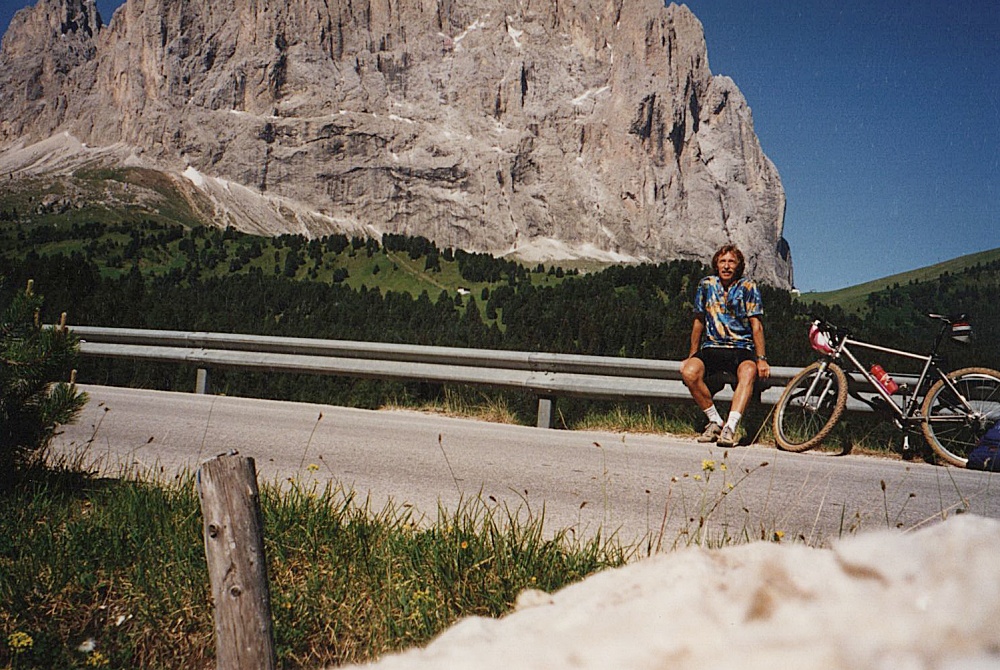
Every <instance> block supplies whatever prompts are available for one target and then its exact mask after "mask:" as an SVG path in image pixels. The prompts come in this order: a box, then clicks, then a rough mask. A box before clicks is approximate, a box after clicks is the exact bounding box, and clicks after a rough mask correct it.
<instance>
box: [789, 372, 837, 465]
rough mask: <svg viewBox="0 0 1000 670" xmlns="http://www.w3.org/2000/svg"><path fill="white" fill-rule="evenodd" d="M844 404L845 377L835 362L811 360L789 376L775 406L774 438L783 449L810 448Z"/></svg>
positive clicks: (834, 423) (821, 437) (818, 441)
mask: <svg viewBox="0 0 1000 670" xmlns="http://www.w3.org/2000/svg"><path fill="white" fill-rule="evenodd" d="M846 405H847V376H846V375H845V374H844V371H843V370H841V369H840V367H839V366H837V365H836V364H835V363H829V362H826V363H813V364H812V365H810V366H808V367H806V368H803V370H802V371H801V372H799V374H797V375H795V376H794V377H792V380H791V381H790V382H788V386H786V387H785V391H784V393H782V394H781V399H780V400H778V404H777V405H776V406H775V408H774V439H775V441H776V442H777V443H778V447H779V448H780V449H784V450H785V451H806V450H808V449H812V448H813V447H815V446H816V445H818V444H819V443H820V442H822V441H823V439H824V438H825V437H826V436H827V435H829V433H830V431H831V430H833V427H834V426H835V425H836V423H837V421H838V420H839V419H840V415H841V414H843V413H844V407H845V406H846Z"/></svg>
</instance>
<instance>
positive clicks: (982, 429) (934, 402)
mask: <svg viewBox="0 0 1000 670" xmlns="http://www.w3.org/2000/svg"><path fill="white" fill-rule="evenodd" d="M948 379H950V380H951V382H952V383H953V384H954V385H955V389H956V390H957V391H958V393H959V394H961V396H962V398H964V399H965V403H963V402H962V401H961V400H960V399H959V397H958V396H957V395H956V394H955V391H953V390H952V389H951V387H950V386H949V385H947V384H945V382H944V380H938V382H937V383H935V384H934V386H932V387H931V390H930V391H928V392H927V397H926V398H924V406H923V413H924V423H923V429H924V437H925V438H927V443H928V444H929V445H930V446H931V448H932V449H933V450H934V451H935V452H936V453H937V455H938V456H939V457H940V458H941V460H943V461H945V462H947V463H950V464H951V465H955V466H957V467H960V468H964V467H965V464H966V463H967V462H968V460H969V452H970V451H972V449H973V448H974V447H975V446H976V444H978V443H979V440H980V439H981V438H982V437H983V434H984V433H986V431H987V430H989V428H990V426H992V425H993V424H994V423H996V422H997V421H1000V372H997V371H996V370H991V369H989V368H962V369H961V370H955V371H954V372H951V373H949V374H948ZM966 405H968V407H967V406H966Z"/></svg>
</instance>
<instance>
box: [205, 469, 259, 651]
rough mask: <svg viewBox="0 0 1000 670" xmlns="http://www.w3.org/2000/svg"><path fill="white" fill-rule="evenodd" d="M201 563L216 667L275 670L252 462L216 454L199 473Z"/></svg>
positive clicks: (256, 490)
mask: <svg viewBox="0 0 1000 670" xmlns="http://www.w3.org/2000/svg"><path fill="white" fill-rule="evenodd" d="M197 487H198V498H199V499H200V501H201V512H202V516H203V517H204V537H205V558H206V559H207V562H208V575H209V579H210V581H211V593H212V600H213V601H214V603H215V645H216V654H215V658H216V667H217V668H218V669H219V670H274V668H275V666H276V664H277V659H276V656H275V652H274V625H273V624H272V622H271V596H270V591H269V589H268V584H267V565H266V562H265V557H264V534H263V526H264V523H263V520H262V517H261V512H260V493H259V491H258V489H257V470H256V467H255V466H254V460H253V459H252V458H246V457H243V456H239V455H237V454H236V453H235V452H233V453H232V454H221V455H220V456H218V457H216V458H213V459H212V460H210V461H207V462H206V463H205V464H204V465H202V466H201V468H200V469H199V470H198V476H197Z"/></svg>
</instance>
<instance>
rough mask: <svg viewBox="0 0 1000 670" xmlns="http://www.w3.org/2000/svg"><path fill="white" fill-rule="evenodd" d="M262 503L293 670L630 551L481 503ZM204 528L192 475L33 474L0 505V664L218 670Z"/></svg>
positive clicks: (281, 498) (269, 490) (282, 648)
mask: <svg viewBox="0 0 1000 670" xmlns="http://www.w3.org/2000/svg"><path fill="white" fill-rule="evenodd" d="M261 508H262V512H263V516H264V527H265V529H266V533H265V534H266V552H267V557H268V574H269V578H270V584H271V605H272V616H273V620H274V630H275V644H276V650H277V653H278V657H279V664H280V665H281V666H282V667H319V666H322V665H327V664H342V663H349V662H363V661H367V660H371V659H374V658H376V657H377V656H379V655H381V654H384V653H386V652H389V651H392V650H397V649H401V648H404V647H408V646H411V645H415V644H420V643H423V642H426V641H428V640H429V639H430V638H431V637H433V636H434V635H436V634H437V633H439V632H441V631H442V630H444V629H445V628H446V627H447V626H449V625H450V624H451V623H453V622H454V621H455V620H456V619H458V618H459V617H462V616H468V615H483V616H500V615H502V614H503V613H505V612H507V611H509V610H510V609H511V607H512V606H513V603H514V601H515V599H516V597H517V595H518V594H519V593H520V592H521V591H522V590H524V589H526V588H535V589H541V590H544V591H553V590H556V589H559V588H561V587H562V586H565V585H567V584H569V583H572V582H575V581H579V580H581V579H583V578H584V577H586V576H587V575H589V574H591V573H593V572H595V571H598V570H601V569H603V568H605V567H611V566H617V565H622V564H624V563H625V562H626V561H627V560H628V558H629V557H630V555H631V554H630V552H631V551H632V550H631V549H628V548H622V547H620V546H618V545H617V544H614V543H612V542H606V541H603V540H602V539H600V538H599V537H598V538H595V539H592V540H589V541H586V542H579V541H576V540H575V539H574V540H571V539H570V537H568V536H567V535H566V534H565V533H556V534H555V536H553V537H546V536H544V535H543V533H542V526H543V518H542V517H541V516H532V515H531V514H528V515H525V514H523V513H522V512H521V511H520V510H509V509H507V508H506V507H503V506H499V505H497V504H496V503H492V502H491V501H488V500H486V501H484V500H480V499H475V500H467V501H465V502H463V503H461V504H460V505H459V507H458V508H457V509H456V510H454V511H451V512H447V511H445V510H439V513H438V517H437V519H436V520H434V521H432V522H430V523H425V522H424V523H418V520H416V519H414V518H413V515H412V513H411V511H410V509H409V508H407V507H399V508H397V507H396V506H394V505H392V504H391V503H390V504H388V505H387V506H386V507H384V508H383V509H381V510H376V509H373V508H372V507H371V506H370V504H369V502H368V501H367V500H361V499H359V498H358V497H357V496H356V494H355V493H354V492H353V491H348V490H344V489H343V488H341V487H339V486H336V485H329V486H327V487H326V488H323V489H317V488H316V487H315V486H312V487H306V486H302V485H299V484H298V483H295V482H292V483H290V484H289V483H287V482H286V483H284V485H282V486H278V485H277V484H271V485H268V484H265V485H263V486H262V487H261ZM201 523H202V522H201V514H200V510H199V507H198V500H197V497H196V495H195V493H194V486H193V481H192V477H191V476H188V475H178V476H177V477H176V478H175V479H174V480H173V481H171V482H168V483H158V484H157V483H151V482H146V481H139V480H135V479H128V478H124V479H97V478H92V477H89V476H87V475H85V474H81V473H80V471H78V470H74V469H70V468H56V469H54V470H48V471H43V470H38V471H35V472H33V473H32V474H31V476H29V477H27V478H26V479H25V480H24V481H22V483H21V484H20V485H19V486H18V487H17V488H16V489H15V490H13V491H9V492H7V495H5V496H4V497H3V499H2V500H0V603H2V604H0V635H2V638H0V667H11V668H13V667H17V668H51V667H61V668H71V667H102V666H105V667H113V668H132V667H204V666H207V665H212V664H214V659H213V650H214V640H213V611H212V607H211V603H210V597H209V584H208V577H207V567H206V562H205V558H204V553H203V552H204V548H203V547H204V545H203V541H202V535H201V533H202V528H201ZM3 641H6V644H3Z"/></svg>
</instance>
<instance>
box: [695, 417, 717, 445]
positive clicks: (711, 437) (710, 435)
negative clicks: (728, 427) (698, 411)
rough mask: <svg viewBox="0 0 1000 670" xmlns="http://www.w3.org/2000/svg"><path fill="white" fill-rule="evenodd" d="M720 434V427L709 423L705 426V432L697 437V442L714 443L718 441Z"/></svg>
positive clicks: (711, 422)
mask: <svg viewBox="0 0 1000 670" xmlns="http://www.w3.org/2000/svg"><path fill="white" fill-rule="evenodd" d="M721 432H722V426H720V425H719V424H717V423H715V422H714V421H709V422H708V425H707V426H705V432H703V433H702V434H701V435H699V436H698V441H699V442H715V441H716V440H717V439H719V433H721Z"/></svg>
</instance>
